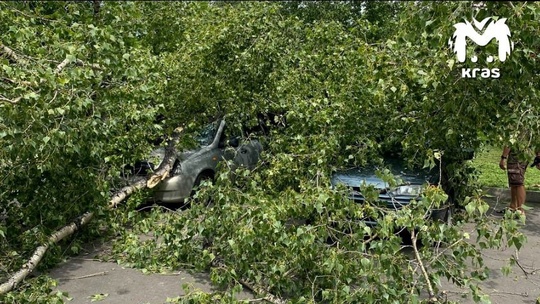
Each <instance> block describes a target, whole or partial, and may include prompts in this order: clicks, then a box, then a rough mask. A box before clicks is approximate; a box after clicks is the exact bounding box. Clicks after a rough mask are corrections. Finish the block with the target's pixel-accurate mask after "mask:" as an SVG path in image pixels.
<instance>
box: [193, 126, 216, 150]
mask: <svg viewBox="0 0 540 304" xmlns="http://www.w3.org/2000/svg"><path fill="white" fill-rule="evenodd" d="M218 126H219V124H218V122H213V123H211V124H208V125H206V126H205V127H204V128H203V129H202V130H201V131H200V132H199V134H197V135H196V136H195V140H196V141H197V143H198V145H199V146H200V147H204V146H208V145H210V144H211V143H212V141H213V140H214V137H215V135H216V131H217V127H218Z"/></svg>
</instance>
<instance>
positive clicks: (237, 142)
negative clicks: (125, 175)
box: [131, 119, 263, 203]
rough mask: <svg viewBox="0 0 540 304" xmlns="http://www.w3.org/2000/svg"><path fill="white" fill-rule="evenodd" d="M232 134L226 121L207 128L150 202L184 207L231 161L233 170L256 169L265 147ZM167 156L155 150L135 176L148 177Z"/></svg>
mask: <svg viewBox="0 0 540 304" xmlns="http://www.w3.org/2000/svg"><path fill="white" fill-rule="evenodd" d="M229 131H231V130H228V129H227V128H226V123H225V120H224V119H221V120H218V121H215V122H213V123H210V124H208V125H206V126H205V127H204V128H203V129H202V130H201V131H200V132H199V133H198V134H196V135H195V136H194V137H193V139H194V142H195V147H194V148H193V149H190V150H187V151H181V152H178V153H177V156H176V158H177V159H176V162H175V163H174V166H173V168H172V170H171V172H170V174H169V177H167V178H165V179H164V180H163V181H162V182H161V183H160V184H159V185H158V186H157V187H156V188H157V189H156V190H155V191H154V192H153V197H152V198H151V199H149V202H154V203H183V202H184V201H185V199H186V198H188V197H190V196H191V195H193V193H194V191H195V189H196V188H197V187H198V186H199V185H200V184H201V182H202V181H203V180H208V179H210V180H211V179H213V178H214V176H215V174H216V170H217V167H218V164H219V163H220V162H221V161H230V163H231V169H232V170H234V169H236V168H238V167H245V168H247V169H250V170H252V169H254V168H255V166H256V165H257V162H258V161H259V156H260V153H261V152H262V150H263V147H262V145H261V143H260V142H259V141H258V140H241V137H240V136H230V135H229V134H228V133H229ZM164 155H165V149H164V148H159V149H156V150H154V151H153V152H152V153H151V154H150V157H149V159H148V160H145V161H140V162H137V163H136V164H135V166H134V167H133V168H132V169H131V171H132V175H131V176H132V177H133V176H146V175H147V174H148V172H151V171H152V170H154V169H155V168H157V167H159V165H160V163H161V160H163V158H164Z"/></svg>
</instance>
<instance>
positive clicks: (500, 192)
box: [483, 187, 540, 204]
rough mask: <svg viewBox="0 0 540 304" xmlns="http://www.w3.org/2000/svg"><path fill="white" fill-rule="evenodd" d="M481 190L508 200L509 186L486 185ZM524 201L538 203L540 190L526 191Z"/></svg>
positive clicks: (539, 201)
mask: <svg viewBox="0 0 540 304" xmlns="http://www.w3.org/2000/svg"><path fill="white" fill-rule="evenodd" d="M483 190H484V193H485V194H487V195H491V196H495V197H497V198H499V199H503V200H510V189H509V188H495V187H487V188H483ZM526 203H536V204H540V191H527V196H526Z"/></svg>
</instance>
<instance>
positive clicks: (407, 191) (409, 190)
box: [391, 185, 424, 196]
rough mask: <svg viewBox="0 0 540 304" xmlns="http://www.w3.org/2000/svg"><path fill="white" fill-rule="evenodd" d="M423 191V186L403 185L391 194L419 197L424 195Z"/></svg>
mask: <svg viewBox="0 0 540 304" xmlns="http://www.w3.org/2000/svg"><path fill="white" fill-rule="evenodd" d="M422 190H424V187H423V186H422V185H403V186H399V187H397V188H395V189H393V190H392V191H391V192H392V194H394V195H411V196H418V195H420V193H422Z"/></svg>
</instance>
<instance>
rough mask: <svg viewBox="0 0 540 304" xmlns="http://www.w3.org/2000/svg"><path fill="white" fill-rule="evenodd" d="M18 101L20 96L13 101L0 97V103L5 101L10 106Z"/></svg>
mask: <svg viewBox="0 0 540 304" xmlns="http://www.w3.org/2000/svg"><path fill="white" fill-rule="evenodd" d="M19 100H21V97H20V96H19V97H17V98H15V99H9V98H6V97H4V96H1V95H0V101H5V102H8V103H10V104H16V103H17V102H19Z"/></svg>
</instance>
